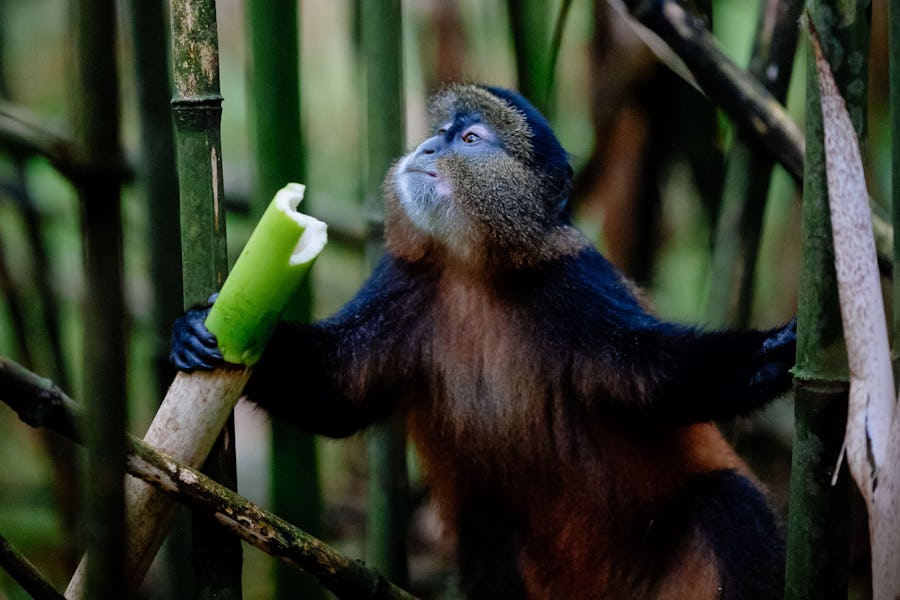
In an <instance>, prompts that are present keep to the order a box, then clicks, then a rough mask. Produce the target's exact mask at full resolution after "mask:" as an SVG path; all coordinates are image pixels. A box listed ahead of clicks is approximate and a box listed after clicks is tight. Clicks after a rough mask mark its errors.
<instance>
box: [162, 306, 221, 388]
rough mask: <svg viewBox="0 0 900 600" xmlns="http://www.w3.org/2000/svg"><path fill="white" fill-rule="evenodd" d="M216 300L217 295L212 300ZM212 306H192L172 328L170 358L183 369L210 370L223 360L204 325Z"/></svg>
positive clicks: (188, 370) (177, 366) (212, 337)
mask: <svg viewBox="0 0 900 600" xmlns="http://www.w3.org/2000/svg"><path fill="white" fill-rule="evenodd" d="M214 300H215V295H213V296H212V297H211V298H210V302H213V301H214ZM210 308H211V305H210V306H207V307H205V308H192V309H190V310H188V311H187V312H186V313H184V314H183V315H182V316H180V317H178V319H177V320H176V321H175V326H174V327H173V328H172V348H171V351H170V352H169V360H170V361H171V362H172V364H173V365H175V367H176V368H177V369H179V370H181V371H187V372H191V371H194V370H195V369H201V370H204V371H208V370H210V369H213V368H215V367H216V366H217V365H218V364H219V363H221V362H222V353H221V352H220V351H219V347H218V345H217V343H216V336H215V335H213V334H212V333H211V332H210V331H209V330H208V329H207V328H206V326H205V325H204V321H206V316H207V315H208V314H209V309H210Z"/></svg>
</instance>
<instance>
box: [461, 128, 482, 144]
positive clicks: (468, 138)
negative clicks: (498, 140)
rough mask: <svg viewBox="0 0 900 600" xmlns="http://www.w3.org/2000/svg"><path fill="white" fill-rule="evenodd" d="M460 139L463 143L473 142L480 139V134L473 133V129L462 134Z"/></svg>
mask: <svg viewBox="0 0 900 600" xmlns="http://www.w3.org/2000/svg"><path fill="white" fill-rule="evenodd" d="M462 141H463V143H465V144H475V143H477V142H479V141H481V136H480V135H478V134H477V133H475V132H474V131H467V132H466V133H464V134H463V136H462Z"/></svg>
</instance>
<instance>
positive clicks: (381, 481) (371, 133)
mask: <svg viewBox="0 0 900 600" xmlns="http://www.w3.org/2000/svg"><path fill="white" fill-rule="evenodd" d="M360 10H361V13H360V28H361V32H360V33H361V42H362V53H361V54H362V55H363V56H364V57H365V61H366V106H367V111H366V157H367V161H366V186H365V190H366V199H365V213H366V221H367V229H368V235H367V243H366V258H367V261H368V262H369V263H370V265H374V264H375V262H377V260H378V257H380V256H381V253H382V252H383V247H382V243H383V242H382V238H383V231H384V223H383V218H384V217H383V205H382V199H381V182H382V180H383V178H384V173H385V172H386V171H387V168H388V166H389V165H390V164H391V161H393V160H395V159H396V158H397V157H398V156H400V155H401V154H402V152H403V144H404V143H405V141H404V137H405V136H404V133H403V132H404V127H403V122H404V119H403V76H402V63H403V61H402V43H401V40H402V38H403V27H402V19H401V6H400V0H385V1H384V2H362V3H361V5H360ZM368 448H369V511H368V530H367V533H366V535H367V539H366V561H367V562H368V563H370V564H371V565H373V566H374V567H375V568H377V569H378V570H379V571H381V572H382V573H384V575H385V576H386V577H387V578H388V579H390V580H391V581H393V582H395V583H397V584H398V585H401V586H402V585H405V583H406V581H407V579H408V574H407V556H406V528H407V516H408V515H407V512H408V510H409V509H408V506H407V504H408V498H407V492H408V490H407V488H408V484H407V473H406V436H405V432H404V431H402V428H401V427H400V426H399V425H396V424H386V425H382V426H377V427H375V428H373V429H372V431H371V432H370V435H369V437H368Z"/></svg>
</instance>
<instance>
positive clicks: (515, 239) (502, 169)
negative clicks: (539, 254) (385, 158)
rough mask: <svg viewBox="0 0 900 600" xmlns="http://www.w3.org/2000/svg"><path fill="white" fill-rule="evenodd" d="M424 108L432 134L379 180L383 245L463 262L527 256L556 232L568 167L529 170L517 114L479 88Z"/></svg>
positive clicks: (530, 142) (524, 127)
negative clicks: (419, 246)
mask: <svg viewBox="0 0 900 600" xmlns="http://www.w3.org/2000/svg"><path fill="white" fill-rule="evenodd" d="M522 102H524V100H522ZM526 104H527V103H526ZM527 106H528V107H530V105H527ZM431 108H432V110H431V113H432V123H433V131H434V135H433V136H432V137H430V138H428V139H427V140H425V141H424V142H423V143H422V144H421V145H419V147H418V148H416V149H415V150H414V151H413V152H411V153H410V154H408V155H406V156H405V157H404V158H402V159H401V160H400V161H399V162H398V163H397V164H396V165H395V166H394V168H393V169H392V171H391V173H390V174H389V175H388V180H387V182H386V187H387V190H386V191H387V192H388V193H387V200H388V202H387V204H388V206H387V208H388V214H387V222H386V232H387V238H388V244H389V246H391V247H392V249H394V250H396V249H397V246H398V245H400V246H402V247H403V248H406V247H408V246H409V242H410V241H415V242H416V243H421V242H425V243H431V244H432V245H437V246H439V247H442V248H444V249H445V250H447V251H449V253H450V254H451V255H453V256H454V257H456V258H458V259H460V260H463V261H471V260H475V259H477V258H479V257H486V258H489V259H493V260H501V261H509V260H513V261H514V262H515V261H516V260H517V259H515V256H519V255H521V254H522V253H531V252H534V250H535V248H536V247H538V246H540V244H541V241H542V238H543V237H544V236H546V235H547V233H548V232H549V231H551V230H552V229H553V228H554V227H556V226H559V225H560V224H561V218H562V215H561V213H562V212H563V204H564V201H565V199H566V197H567V193H568V186H569V170H568V164H567V163H564V164H565V168H564V170H562V171H561V170H560V169H559V168H555V169H554V168H553V165H550V166H548V165H544V164H538V163H539V158H540V157H539V156H538V155H537V153H536V152H535V147H534V141H536V134H535V132H534V131H533V130H532V127H531V125H530V123H529V121H528V119H527V118H526V113H525V112H523V110H522V109H520V108H519V107H517V106H516V105H514V104H513V103H511V102H509V101H508V100H505V99H504V98H502V97H499V96H497V95H495V94H494V93H492V92H490V91H488V89H485V88H480V87H474V86H456V87H454V88H450V89H449V90H447V91H445V92H444V93H442V94H439V95H438V96H437V97H436V98H435V99H434V100H433V101H432V107H431ZM531 110H534V109H533V108H531ZM535 114H536V111H535ZM538 116H539V115H538ZM547 131H548V132H549V126H547ZM549 135H550V137H551V138H552V143H553V144H555V145H556V147H557V148H559V152H562V148H561V147H559V145H558V142H556V139H555V138H553V137H552V132H551V133H549ZM543 141H544V143H546V140H543ZM560 171H561V172H560ZM398 236H402V238H403V239H402V240H398V239H397V238H398Z"/></svg>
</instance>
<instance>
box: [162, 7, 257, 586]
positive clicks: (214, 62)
mask: <svg viewBox="0 0 900 600" xmlns="http://www.w3.org/2000/svg"><path fill="white" fill-rule="evenodd" d="M170 11H171V19H172V42H173V44H172V64H173V66H174V72H173V78H174V84H175V85H174V88H175V93H174V95H173V98H172V111H173V112H172V114H173V116H174V120H175V131H176V143H177V152H178V183H179V188H180V192H181V193H180V200H181V251H182V263H181V264H182V271H183V286H184V306H185V307H188V306H191V305H195V304H197V303H200V302H204V301H205V300H206V299H207V298H209V296H210V295H212V294H213V293H214V292H216V291H217V290H218V289H219V286H221V285H222V283H223V281H224V280H225V276H226V274H227V272H228V250H227V246H226V237H225V192H224V187H223V181H222V140H221V137H220V126H221V117H222V96H221V94H220V91H219V40H218V31H217V22H216V5H215V1H214V0H171V2H170ZM234 443H235V437H234V418H233V417H229V419H228V420H227V422H226V424H225V428H224V430H223V431H222V434H221V435H220V436H219V439H218V441H217V442H216V444H215V445H214V446H213V449H212V451H211V452H210V454H209V457H208V458H207V459H206V463H205V465H204V467H203V471H204V473H206V474H207V475H209V476H210V477H212V478H213V479H215V480H217V481H220V482H221V483H223V484H224V485H226V486H228V487H230V488H232V489H237V466H236V458H235V448H234ZM191 556H192V558H193V562H194V572H195V574H196V576H197V584H198V585H199V587H200V597H201V598H214V597H217V596H219V595H225V596H226V597H229V598H232V597H233V598H239V597H240V594H241V563H242V554H241V545H240V541H239V540H238V539H237V538H236V537H235V536H234V535H231V534H230V533H228V532H225V531H223V530H221V529H220V528H219V527H218V526H217V525H216V523H215V522H214V521H213V520H212V519H210V518H209V517H208V516H206V515H201V514H195V515H194V549H193V552H192V553H191Z"/></svg>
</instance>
